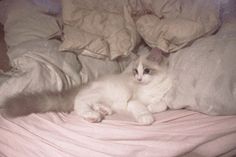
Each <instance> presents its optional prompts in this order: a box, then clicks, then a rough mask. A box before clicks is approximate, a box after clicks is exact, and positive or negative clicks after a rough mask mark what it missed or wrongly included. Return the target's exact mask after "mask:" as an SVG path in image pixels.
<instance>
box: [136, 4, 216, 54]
mask: <svg viewBox="0 0 236 157" xmlns="http://www.w3.org/2000/svg"><path fill="white" fill-rule="evenodd" d="M146 3H148V2H146ZM146 5H148V4H146ZM149 5H150V6H151V7H150V8H149V9H150V12H151V14H146V15H143V16H141V17H140V18H139V19H138V20H137V21H136V25H137V31H138V32H139V33H140V35H141V36H142V38H143V39H144V40H145V42H146V43H147V44H148V45H149V46H150V47H153V48H154V47H158V48H160V49H162V50H163V51H165V52H174V51H177V50H179V49H181V48H183V47H184V46H186V45H188V44H189V43H190V42H192V41H193V40H195V39H197V38H199V37H202V36H204V35H208V34H211V33H213V32H214V31H216V30H217V29H218V28H219V26H220V19H219V6H218V3H216V2H214V1H212V0H198V1H196V0H177V1H172V0H166V1H155V0H152V1H151V2H150V4H149Z"/></svg>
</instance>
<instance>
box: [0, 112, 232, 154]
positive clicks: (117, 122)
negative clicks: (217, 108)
mask: <svg viewBox="0 0 236 157" xmlns="http://www.w3.org/2000/svg"><path fill="white" fill-rule="evenodd" d="M155 117H156V120H157V121H156V122H155V123H154V124H153V125H151V126H140V125H139V124H137V123H136V122H134V121H132V119H130V118H129V117H127V116H125V115H113V116H111V117H108V118H107V119H106V120H104V121H103V122H102V123H96V124H95V123H89V122H86V121H84V120H82V119H80V118H79V117H78V116H77V115H75V114H74V113H72V114H69V115H67V114H55V113H47V114H32V115H30V116H27V117H21V118H17V119H5V118H3V117H0V156H1V157H108V156H109V157H114V156H116V157H159V156H160V157H171V156H233V154H236V116H221V117H211V116H207V115H204V114H200V113H196V112H191V111H186V110H177V111H167V112H163V113H159V114H156V115H155Z"/></svg>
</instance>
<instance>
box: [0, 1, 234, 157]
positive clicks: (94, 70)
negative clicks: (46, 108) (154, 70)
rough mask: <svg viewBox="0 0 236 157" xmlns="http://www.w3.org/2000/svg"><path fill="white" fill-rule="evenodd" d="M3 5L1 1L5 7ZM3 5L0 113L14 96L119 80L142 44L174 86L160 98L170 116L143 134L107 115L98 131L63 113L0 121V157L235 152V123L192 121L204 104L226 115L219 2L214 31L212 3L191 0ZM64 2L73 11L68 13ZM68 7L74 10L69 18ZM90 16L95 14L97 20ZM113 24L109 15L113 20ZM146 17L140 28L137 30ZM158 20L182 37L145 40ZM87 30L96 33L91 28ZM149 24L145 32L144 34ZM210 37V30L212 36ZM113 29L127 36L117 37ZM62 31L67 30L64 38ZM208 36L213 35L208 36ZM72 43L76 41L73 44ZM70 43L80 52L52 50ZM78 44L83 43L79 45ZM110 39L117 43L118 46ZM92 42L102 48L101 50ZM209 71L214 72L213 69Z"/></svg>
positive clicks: (227, 74)
mask: <svg viewBox="0 0 236 157" xmlns="http://www.w3.org/2000/svg"><path fill="white" fill-rule="evenodd" d="M6 1H7V2H10V1H11V3H7V5H5V4H6ZM1 2H2V1H1ZM3 2H4V6H7V7H6V10H7V11H6V12H4V9H3V10H2V9H1V8H0V12H1V11H3V12H4V14H1V15H4V18H2V19H3V21H4V22H3V24H4V29H5V33H6V36H5V39H6V44H7V47H8V50H7V55H8V56H9V58H10V64H11V66H12V67H13V68H12V69H11V70H10V71H8V72H4V73H0V110H1V105H2V101H4V99H5V98H7V97H8V96H12V95H14V94H15V93H18V92H33V91H42V90H45V89H49V90H62V89H66V88H70V87H71V86H74V85H78V84H82V83H86V82H89V81H91V80H94V79H95V78H97V77H100V76H102V75H106V74H110V73H119V72H121V71H123V70H124V68H125V67H126V66H127V65H128V64H129V63H130V62H132V60H133V59H135V58H136V54H135V53H138V54H139V53H140V51H143V49H142V46H143V45H145V46H147V45H148V46H149V47H150V48H155V47H158V48H159V49H160V48H161V49H162V50H163V51H165V52H167V53H169V55H170V57H169V61H170V69H169V72H170V73H171V74H172V75H173V78H174V80H175V81H176V82H175V83H176V84H177V86H175V87H174V88H173V89H172V90H171V92H170V93H169V94H168V95H167V97H166V100H167V101H169V103H168V104H169V106H170V108H171V109H178V110H169V111H166V112H162V113H158V114H155V119H156V122H155V123H154V124H153V125H151V126H141V125H139V124H137V123H136V122H135V121H134V120H133V119H132V118H131V117H129V116H128V115H127V114H126V113H119V114H114V115H112V116H108V117H107V118H106V119H105V120H103V121H102V123H89V122H87V121H84V120H83V119H81V118H80V117H79V116H78V115H76V114H75V113H73V112H72V113H71V114H65V113H46V114H31V115H29V116H26V117H19V118H15V119H8V118H6V117H3V116H1V115H0V156H6V157H11V156H17V157H18V156H19V157H21V156H22V157H23V156H32V157H37V156H39V157H40V156H43V157H51V156H57V157H72V156H91V157H93V156H96V157H97V156H101V157H105V156H122V157H123V156H125V157H128V156H132V157H133V156H135V157H136V156H137V157H139V156H140V157H143V156H148V157H152V156H153V157H159V156H161V157H162V156H166V157H172V156H173V157H176V156H181V157H201V156H209V157H215V156H221V157H231V156H234V155H235V154H236V141H235V139H236V123H235V121H236V116H235V115H227V116H210V115H206V114H202V113H199V112H203V113H207V114H212V112H207V111H214V113H215V110H208V109H209V106H214V105H215V106H218V105H219V106H220V107H222V106H223V109H222V110H220V111H222V112H225V111H229V110H230V111H233V109H234V106H235V104H236V103H235V88H234V87H235V86H234V85H235V69H236V68H235V65H234V61H235V54H234V50H235V44H234V43H235V42H236V41H235V36H236V34H235V27H236V25H235V15H236V14H235V13H236V10H235V8H236V7H235V6H236V5H235V4H236V3H235V2H234V0H230V2H228V3H227V2H225V1H224V3H223V4H224V5H225V6H223V7H226V8H227V7H229V8H227V11H224V14H222V15H221V16H220V17H221V18H222V21H223V24H222V25H220V23H221V19H219V13H220V12H219V8H218V7H219V6H218V2H219V1H214V3H211V2H212V1H210V0H209V1H208V0H207V1H204V3H202V2H203V1H201V0H200V1H192V0H191V1H189V0H188V1H187V0H175V1H170V0H163V1H161V0H149V1H144V0H127V1H120V0H93V1H84V0H76V1H75V0H62V2H63V3H60V4H59V3H58V5H55V8H54V7H53V6H54V5H51V4H53V3H56V1H55V0H45V1H41V0H9V1H8V0H3ZM58 2H60V1H58ZM72 2H75V4H74V3H73V5H72ZM205 2H206V3H205ZM1 4H3V3H0V7H1V6H2V5H1ZM44 4H50V5H44ZM124 4H125V8H124ZM193 4H194V7H193V8H194V9H193V8H192V9H191V10H190V11H189V10H188V9H189V8H188V7H187V6H189V5H193ZM203 4H204V5H203ZM66 5H68V6H66ZM78 5H79V6H80V7H79V8H78V10H77V9H76V7H78ZM202 5H203V6H202ZM60 6H61V7H62V19H60V20H61V21H62V25H63V26H65V27H64V29H61V28H63V27H61V26H59V25H58V19H59V18H60V14H61V13H60V12H59V13H58V9H59V8H60ZM47 7H48V8H47ZM65 7H66V8H71V7H72V9H71V10H68V9H65ZM73 7H75V8H73ZM185 7H186V8H185ZM29 8H30V9H29ZM31 8H32V9H31ZM206 8H208V10H206ZM224 9H225V8H224ZM59 10H60V9H59ZM72 10H74V11H75V14H76V16H75V15H74V14H73V13H72V12H71V11H72ZM76 10H77V11H78V12H79V13H83V16H82V18H84V20H85V23H77V24H75V23H76V22H78V21H80V20H78V19H77V18H76V17H77V16H78V15H79V13H78V12H76ZM187 10H188V11H187ZM199 12H200V13H199ZM48 13H49V14H50V15H49V14H48ZM51 13H52V14H51ZM84 13H86V16H84ZM95 13H98V14H97V15H98V16H96V14H95ZM208 13H209V14H208ZM5 15H6V16H5ZM203 15H205V16H203ZM0 17H1V16H0ZM22 17H24V18H22ZM95 17H99V18H101V17H104V19H105V21H103V22H105V23H106V24H107V27H106V29H101V28H103V27H102V26H104V25H99V24H98V23H99V22H101V21H102V19H99V18H98V19H97V20H96V18H95ZM113 17H117V21H116V20H114V19H113ZM147 17H148V18H149V17H150V18H151V19H153V20H150V19H148V18H147ZM146 18H147V20H150V21H149V22H146V25H145V20H146ZM0 19H1V18H0ZM72 19H73V20H72ZM104 19H103V20H104ZM67 20H68V21H67ZM142 20H143V21H142ZM166 21H168V22H169V23H170V24H171V25H169V26H168V27H170V28H173V27H175V26H176V29H177V28H181V32H182V31H184V32H182V33H181V32H178V31H180V29H179V30H178V31H177V32H175V31H172V29H170V30H168V31H167V32H166V33H167V34H168V33H169V35H168V37H170V38H168V40H164V38H165V39H166V36H162V37H164V38H163V39H161V38H158V40H156V38H153V37H150V36H151V35H153V36H155V37H159V36H158V33H160V32H158V33H155V32H154V33H150V32H152V31H153V27H157V25H158V23H159V22H160V23H163V22H166ZM186 21H187V23H189V22H190V23H191V22H193V27H192V28H195V27H194V24H198V25H199V28H201V29H198V27H197V28H196V31H194V30H192V31H191V29H185V30H183V29H182V24H183V25H186V23H185V22H186ZM206 21H209V22H206ZM109 22H115V23H113V24H116V22H119V23H118V24H117V26H118V27H115V28H113V25H109ZM90 23H95V24H97V25H96V26H91V25H90ZM153 23H156V24H155V25H154V24H153ZM176 23H179V25H176ZM103 24H104V23H103ZM139 24H142V27H139ZM149 24H150V25H149ZM87 25H89V27H88V28H87ZM151 25H153V26H152V27H150V26H151ZM163 25H165V24H163ZM85 26H86V27H85ZM100 26H101V28H100ZM81 27H83V28H84V29H86V31H85V30H83V31H84V32H83V31H82V32H81V31H80V33H81V34H79V35H78V34H76V33H74V32H73V29H75V30H78V28H79V29H80V28H81ZM95 27H96V28H95ZM148 27H149V28H148ZM159 27H160V25H159ZM168 27H162V28H165V29H166V28H168ZM188 28H189V27H188ZM203 28H204V29H203ZM107 29H108V30H107ZM119 29H120V30H121V32H119V31H118V30H119ZM218 29H219V31H218V32H215V31H216V30H218ZM100 30H103V31H100ZM114 30H115V31H114ZM93 31H95V32H96V31H98V32H99V34H96V33H95V34H94V32H93ZM106 31H107V33H108V34H109V33H111V32H112V33H118V34H119V33H121V36H120V35H118V36H117V37H119V38H121V39H116V38H115V39H114V38H112V40H110V42H108V39H111V38H109V37H108V38H104V37H107V36H104V34H103V33H104V32H106ZM122 31H124V32H125V33H126V35H127V36H126V35H125V36H123V34H122ZM58 32H62V34H59V35H62V36H60V39H62V41H59V40H56V38H53V35H58ZM68 32H71V36H70V35H69V38H67V37H68ZM200 32H201V33H200ZM213 32H214V33H215V34H213V35H212V33H213ZM185 33H186V34H185ZM63 34H64V35H63ZM88 34H90V35H88ZM73 35H75V39H74V36H73ZM80 35H81V36H82V35H84V36H85V37H84V38H81V36H80ZM109 35H110V34H109ZM116 35H117V34H116ZM149 35H150V36H149ZM165 35H166V34H165ZM70 37H72V38H73V39H72V38H70ZM82 37H83V36H82ZM123 37H125V38H123ZM126 37H127V38H126ZM160 37H161V36H160ZM49 38H50V40H49ZM77 38H80V39H81V40H79V41H81V42H83V44H84V45H83V46H82V48H81V47H80V46H81V45H80V46H78V45H76V46H78V47H76V46H75V47H74V48H69V49H67V48H66V49H62V48H63V44H65V43H66V42H67V41H68V40H69V41H70V42H73V44H77V41H74V40H78V39H77ZM86 38H88V39H89V40H87V41H85V39H86ZM140 38H142V40H143V41H142V42H140ZM149 38H150V39H153V40H154V42H153V43H154V44H153V45H152V44H150V43H152V41H150V40H149ZM67 39H68V40H67ZM159 39H160V40H159ZM169 39H171V40H169ZM172 39H173V40H172ZM174 39H178V40H174ZM186 39H188V40H186ZM161 40H163V41H162V43H163V42H166V41H168V42H169V41H172V42H171V43H170V44H169V45H168V44H167V45H166V46H167V47H165V48H164V47H162V46H160V44H159V42H157V41H161ZM117 41H124V42H125V43H124V45H125V46H124V47H123V46H122V44H120V43H119V42H117ZM176 41H181V42H180V43H178V42H176ZM106 42H108V44H107V43H106ZM78 43H79V42H78ZM88 43H89V44H91V45H89V46H92V48H94V49H96V50H101V51H94V50H92V49H88V47H89V46H88V45H87V44H88ZM101 43H106V44H105V45H106V48H104V47H103V46H104V45H102V44H101ZM117 43H118V45H117ZM176 43H177V44H176ZM69 44H71V43H69ZM80 44H81V43H80ZM119 44H120V45H119ZM126 44H127V45H129V46H127V45H126ZM141 44H142V45H141ZM165 44H166V43H165ZM172 44H173V45H172ZM101 45H102V46H101ZM111 45H115V46H117V47H116V48H117V49H118V50H119V51H116V50H114V49H113V50H112V49H110V48H109V47H110V46H111ZM140 45H141V46H140ZM69 46H70V45H69ZM72 46H74V45H72ZM173 46H174V47H173ZM107 47H108V48H107ZM77 48H79V49H77ZM62 50H63V51H62ZM103 50H106V51H103ZM111 50H112V51H111ZM120 50H122V51H120ZM123 50H124V51H123ZM173 51H176V52H175V53H173ZM98 52H99V53H98ZM100 52H101V53H100ZM127 56H128V57H127ZM202 64H203V65H204V67H203V66H202ZM215 64H217V66H214V65H215ZM206 65H208V66H206ZM218 76H223V77H218ZM206 84H207V85H206ZM193 85H194V86H193ZM202 88H204V90H202ZM32 105H33V104H32ZM182 108H185V109H182ZM205 108H207V110H205ZM186 109H188V110H186ZM190 109H191V110H192V111H190ZM224 109H226V110H224ZM227 114H228V113H227Z"/></svg>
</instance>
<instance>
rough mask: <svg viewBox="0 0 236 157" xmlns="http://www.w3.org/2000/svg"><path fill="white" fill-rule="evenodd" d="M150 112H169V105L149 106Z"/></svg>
mask: <svg viewBox="0 0 236 157" xmlns="http://www.w3.org/2000/svg"><path fill="white" fill-rule="evenodd" d="M147 108H148V111H149V112H151V113H159V112H163V111H166V110H167V108H168V107H167V105H165V104H150V105H148V106H147Z"/></svg>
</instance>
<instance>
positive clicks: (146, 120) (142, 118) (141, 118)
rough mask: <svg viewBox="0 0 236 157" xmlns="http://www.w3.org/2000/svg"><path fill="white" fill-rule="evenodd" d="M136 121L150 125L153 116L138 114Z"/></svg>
mask: <svg viewBox="0 0 236 157" xmlns="http://www.w3.org/2000/svg"><path fill="white" fill-rule="evenodd" d="M137 121H138V122H139V123H140V124H142V125H150V124H152V123H153V122H154V117H153V116H152V115H151V114H144V115H141V116H139V117H138V118H137Z"/></svg>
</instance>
